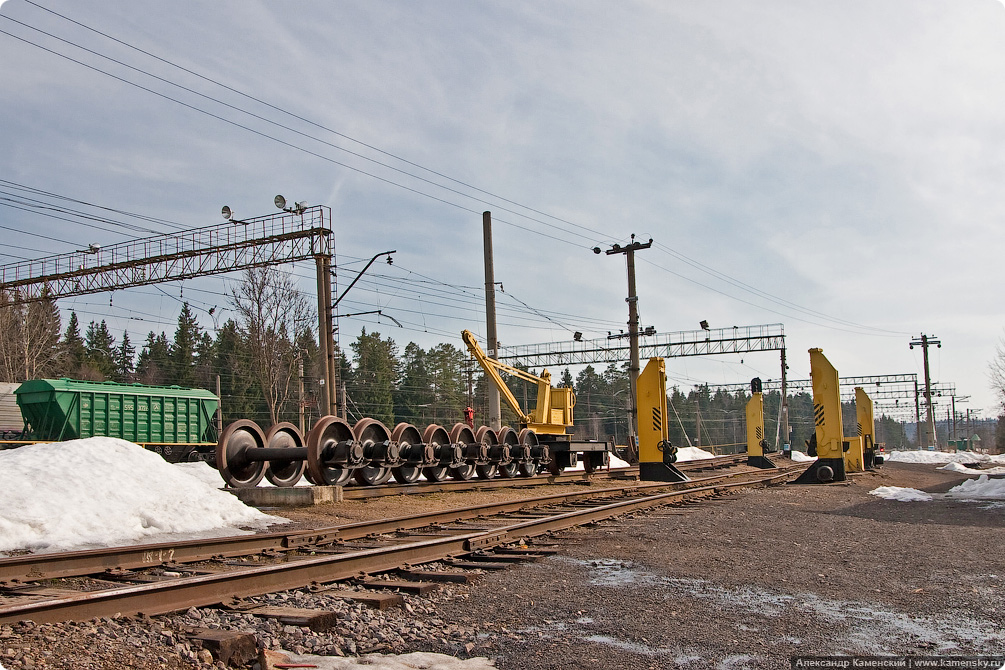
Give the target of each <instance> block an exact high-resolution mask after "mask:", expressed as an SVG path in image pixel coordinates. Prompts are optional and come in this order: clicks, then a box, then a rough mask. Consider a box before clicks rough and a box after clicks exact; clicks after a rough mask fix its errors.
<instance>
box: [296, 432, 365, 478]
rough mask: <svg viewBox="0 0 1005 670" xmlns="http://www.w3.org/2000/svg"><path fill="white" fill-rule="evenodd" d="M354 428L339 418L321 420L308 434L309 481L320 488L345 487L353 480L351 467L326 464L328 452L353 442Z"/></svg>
mask: <svg viewBox="0 0 1005 670" xmlns="http://www.w3.org/2000/svg"><path fill="white" fill-rule="evenodd" d="M352 439H354V438H353V434H352V428H350V427H349V424H347V423H346V422H345V421H343V420H342V419H340V418H338V417H337V416H326V417H323V418H322V419H320V420H319V421H318V422H317V423H316V424H314V428H312V429H311V432H310V433H308V434H307V472H308V476H307V479H308V481H310V482H311V483H313V484H316V485H318V486H324V485H328V486H344V485H345V483H346V482H348V481H349V479H351V478H352V471H353V469H352V468H351V467H347V466H345V465H335V464H329V463H326V462H324V460H323V459H324V457H325V456H326V452H327V451H328V450H329V449H331V448H333V447H334V446H335V445H337V444H338V443H339V442H345V441H346V440H352Z"/></svg>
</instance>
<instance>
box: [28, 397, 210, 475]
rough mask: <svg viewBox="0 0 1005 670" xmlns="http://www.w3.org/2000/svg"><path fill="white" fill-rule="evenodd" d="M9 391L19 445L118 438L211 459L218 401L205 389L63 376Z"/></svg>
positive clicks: (166, 453) (172, 456) (171, 455)
mask: <svg viewBox="0 0 1005 670" xmlns="http://www.w3.org/2000/svg"><path fill="white" fill-rule="evenodd" d="M14 394H15V395H16V397H17V404H18V406H19V407H20V408H21V416H22V417H23V418H24V424H25V432H24V433H23V434H22V438H24V439H23V440H22V442H21V443H22V444H23V443H24V441H26V440H30V441H35V442H38V441H44V442H62V441H64V440H73V439H77V438H85V437H95V436H106V437H118V438H122V439H123V440H128V441H130V442H135V443H137V444H140V445H142V446H144V447H146V448H148V449H151V450H153V451H156V452H157V453H159V454H161V455H162V456H163V457H164V458H165V459H167V460H168V461H171V462H179V461H195V460H209V461H212V460H213V454H214V450H215V448H216V442H217V439H218V431H217V426H216V423H215V420H214V418H215V414H216V410H217V407H218V406H219V400H218V398H217V397H216V395H214V394H213V393H211V392H210V391H205V390H202V389H191V388H182V387H180V386H147V385H144V384H119V383H116V382H89V381H80V380H76V379H66V378H63V379H33V380H29V381H26V382H24V383H23V384H21V386H19V387H18V388H17V389H16V390H15V391H14Z"/></svg>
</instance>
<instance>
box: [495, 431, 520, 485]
mask: <svg viewBox="0 0 1005 670" xmlns="http://www.w3.org/2000/svg"><path fill="white" fill-rule="evenodd" d="M499 443H500V444H505V445H506V446H507V447H509V453H510V457H511V458H512V457H513V454H516V453H517V452H518V450H519V449H520V438H519V436H517V433H516V431H515V430H513V429H512V428H510V427H509V426H506V427H505V428H503V429H502V430H500V431H499ZM519 465H520V464H519V463H518V462H517V461H510V462H509V463H500V464H499V476H500V477H503V478H505V479H511V478H513V477H516V475H517V470H518V466H519Z"/></svg>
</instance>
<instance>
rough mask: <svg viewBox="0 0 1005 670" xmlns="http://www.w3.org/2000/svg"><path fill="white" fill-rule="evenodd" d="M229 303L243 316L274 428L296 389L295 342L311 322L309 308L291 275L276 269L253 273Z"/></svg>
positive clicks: (253, 368) (243, 328) (242, 323)
mask: <svg viewBox="0 0 1005 670" xmlns="http://www.w3.org/2000/svg"><path fill="white" fill-rule="evenodd" d="M230 301H231V304H232V305H233V307H234V309H235V310H236V311H237V313H238V315H239V319H238V321H239V326H240V329H241V333H242V335H243V336H244V338H245V339H246V341H247V346H248V351H249V354H250V357H251V359H250V361H249V366H250V368H251V371H252V374H253V375H254V377H255V381H256V382H257V383H258V385H259V387H260V388H261V390H262V395H263V396H264V398H265V403H266V405H267V406H268V408H269V416H270V418H271V419H272V422H273V423H277V422H278V421H279V415H280V413H281V412H282V410H283V408H284V407H285V406H286V405H287V404H288V402H289V401H290V399H291V397H292V395H293V393H294V391H295V389H296V388H297V385H296V384H295V383H294V382H295V381H296V379H297V375H298V361H299V360H300V357H301V352H300V351H299V350H298V349H297V347H296V344H295V342H296V339H297V336H298V335H299V334H301V333H303V332H304V331H309V330H310V328H311V324H312V322H313V319H312V317H313V312H312V310H311V308H310V304H311V302H310V301H309V300H308V299H307V297H306V296H305V295H304V294H303V293H301V292H300V291H299V290H298V289H297V287H296V286H295V285H294V283H293V281H292V280H291V279H290V277H289V275H287V274H286V273H283V272H280V271H279V270H278V269H276V268H274V267H263V268H249V269H248V270H245V272H244V277H243V279H242V281H241V283H240V285H238V287H237V288H235V289H232V290H231V295H230Z"/></svg>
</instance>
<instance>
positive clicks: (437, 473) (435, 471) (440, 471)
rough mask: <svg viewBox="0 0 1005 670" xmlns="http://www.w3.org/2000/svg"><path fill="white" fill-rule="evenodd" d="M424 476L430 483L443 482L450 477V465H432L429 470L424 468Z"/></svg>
mask: <svg viewBox="0 0 1005 670" xmlns="http://www.w3.org/2000/svg"><path fill="white" fill-rule="evenodd" d="M422 474H423V475H424V476H425V478H426V479H427V480H428V481H431V482H442V481H443V480H445V479H446V478H447V477H449V476H450V466H449V465H431V466H429V467H428V468H422Z"/></svg>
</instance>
